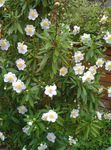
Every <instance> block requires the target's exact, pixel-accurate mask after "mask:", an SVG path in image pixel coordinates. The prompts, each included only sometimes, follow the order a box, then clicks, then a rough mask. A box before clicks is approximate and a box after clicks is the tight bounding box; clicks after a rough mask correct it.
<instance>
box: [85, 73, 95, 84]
mask: <svg viewBox="0 0 111 150" xmlns="http://www.w3.org/2000/svg"><path fill="white" fill-rule="evenodd" d="M92 80H94V75H93V74H92V72H90V71H87V72H85V73H84V75H83V76H82V81H83V82H91V81H92Z"/></svg>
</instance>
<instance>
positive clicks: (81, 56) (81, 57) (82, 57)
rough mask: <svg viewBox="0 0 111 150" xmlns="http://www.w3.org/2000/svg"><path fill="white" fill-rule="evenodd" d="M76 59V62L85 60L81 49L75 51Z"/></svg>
mask: <svg viewBox="0 0 111 150" xmlns="http://www.w3.org/2000/svg"><path fill="white" fill-rule="evenodd" d="M73 58H74V60H75V62H76V63H78V62H80V61H82V60H84V54H83V53H81V52H80V51H77V52H75V54H74V56H73Z"/></svg>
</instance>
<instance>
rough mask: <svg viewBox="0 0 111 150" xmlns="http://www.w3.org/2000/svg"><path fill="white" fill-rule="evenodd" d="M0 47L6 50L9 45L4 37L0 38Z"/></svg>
mask: <svg viewBox="0 0 111 150" xmlns="http://www.w3.org/2000/svg"><path fill="white" fill-rule="evenodd" d="M0 47H1V50H3V51H4V50H5V51H7V50H8V48H9V47H10V43H9V41H7V40H6V39H1V40H0Z"/></svg>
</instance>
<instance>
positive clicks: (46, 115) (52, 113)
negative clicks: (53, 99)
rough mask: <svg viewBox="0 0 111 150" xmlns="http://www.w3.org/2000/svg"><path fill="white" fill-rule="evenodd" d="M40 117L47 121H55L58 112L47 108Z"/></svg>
mask: <svg viewBox="0 0 111 150" xmlns="http://www.w3.org/2000/svg"><path fill="white" fill-rule="evenodd" d="M41 119H42V120H44V121H48V122H55V121H56V120H57V119H58V114H57V113H56V112H55V111H53V110H49V111H48V112H47V113H43V115H42V118H41Z"/></svg>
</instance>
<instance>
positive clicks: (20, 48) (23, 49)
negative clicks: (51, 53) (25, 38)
mask: <svg viewBox="0 0 111 150" xmlns="http://www.w3.org/2000/svg"><path fill="white" fill-rule="evenodd" d="M17 45H18V46H17V49H18V52H19V53H20V54H25V53H27V45H25V44H24V43H21V42H18V44H17Z"/></svg>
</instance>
